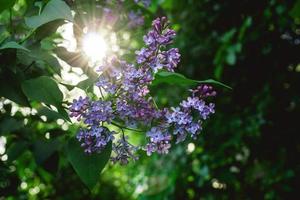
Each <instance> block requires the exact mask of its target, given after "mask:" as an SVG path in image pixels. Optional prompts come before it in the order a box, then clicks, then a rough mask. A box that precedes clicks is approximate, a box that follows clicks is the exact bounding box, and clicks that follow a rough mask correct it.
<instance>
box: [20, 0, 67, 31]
mask: <svg viewBox="0 0 300 200" xmlns="http://www.w3.org/2000/svg"><path fill="white" fill-rule="evenodd" d="M57 19H65V20H68V21H73V16H72V12H71V9H70V8H69V6H68V5H67V4H66V3H65V2H64V1H62V0H51V1H49V3H48V4H47V5H46V6H45V8H44V10H43V11H42V13H41V14H40V15H37V16H32V17H28V18H25V23H26V25H27V26H28V27H30V28H38V27H40V26H42V25H43V24H46V23H48V22H51V21H54V20H57Z"/></svg>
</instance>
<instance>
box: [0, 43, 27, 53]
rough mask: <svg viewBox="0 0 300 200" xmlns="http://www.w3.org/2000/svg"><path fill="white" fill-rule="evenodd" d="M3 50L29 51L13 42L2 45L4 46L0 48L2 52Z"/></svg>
mask: <svg viewBox="0 0 300 200" xmlns="http://www.w3.org/2000/svg"><path fill="white" fill-rule="evenodd" d="M2 49H22V50H24V51H29V49H27V48H25V47H23V46H22V45H19V44H18V43H16V42H13V41H11V42H7V43H5V44H4V45H2V46H1V47H0V50H2Z"/></svg>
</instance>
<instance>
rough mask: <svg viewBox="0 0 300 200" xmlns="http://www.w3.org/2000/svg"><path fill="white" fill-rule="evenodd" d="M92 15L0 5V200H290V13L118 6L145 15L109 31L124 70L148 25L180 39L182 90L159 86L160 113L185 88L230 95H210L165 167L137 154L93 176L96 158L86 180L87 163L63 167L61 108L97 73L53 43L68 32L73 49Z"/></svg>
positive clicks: (298, 65)
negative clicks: (200, 123)
mask: <svg viewBox="0 0 300 200" xmlns="http://www.w3.org/2000/svg"><path fill="white" fill-rule="evenodd" d="M48 2H50V3H49V4H50V5H49V4H47V3H48ZM102 3H103V2H102V1H94V0H81V1H78V0H75V1H72V0H66V1H65V2H63V1H59V0H52V1H33V0H17V1H1V2H0V96H1V102H0V113H1V114H0V147H1V148H0V154H1V155H0V158H1V161H0V199H8V200H13V199H120V200H123V199H124V200H125V199H126V200H128V199H140V200H147V199H151V200H155V199H157V200H164V199H178V200H183V199H191V200H193V199H195V200H196V199H203V200H211V199H230V200H231V199H270V200H271V199H272V200H273V199H275V200H276V199H297V198H296V197H297V195H298V191H297V189H298V187H299V185H300V179H299V173H300V162H299V159H297V158H298V155H299V153H300V144H299V139H298V138H299V137H298V134H299V133H298V132H299V127H298V119H299V114H300V112H299V110H300V107H299V103H300V93H299V91H300V79H299V73H300V59H299V46H300V37H299V34H300V31H299V24H300V18H299V17H300V9H299V8H300V6H299V5H300V1H279V0H270V1H250V0H241V1H233V0H232V1H212V0H186V1H182V0H153V1H152V3H151V6H150V7H149V8H144V7H142V6H141V5H134V4H133V3H132V2H131V3H129V4H126V9H127V10H128V11H129V10H131V9H133V10H138V9H140V10H142V13H143V14H144V15H145V26H144V27H141V28H140V29H138V30H135V31H132V32H131V30H128V29H127V30H126V27H125V28H124V25H123V24H116V25H115V30H116V31H118V30H119V32H117V34H118V36H121V35H122V34H123V33H124V31H125V32H126V31H127V33H130V43H126V41H123V43H122V44H121V45H120V46H121V47H123V48H124V49H125V50H124V52H125V53H124V57H126V58H127V59H133V57H132V55H130V54H129V53H130V52H131V53H132V52H133V51H134V49H136V48H138V47H140V46H141V45H142V43H141V41H142V35H143V34H144V33H145V32H146V29H147V27H149V26H150V23H151V20H152V19H154V18H155V17H156V16H163V15H166V16H168V18H169V19H170V21H171V22H172V24H173V27H174V29H176V31H177V32H178V35H177V38H176V44H175V45H174V46H177V47H179V49H180V52H181V54H182V61H181V64H180V68H179V69H178V72H180V73H182V74H184V75H185V76H186V77H188V78H189V79H186V78H185V77H184V76H182V75H176V74H175V75H174V74H172V75H171V76H168V74H160V76H162V77H163V78H161V79H159V80H158V82H160V83H163V84H160V85H159V86H155V85H154V86H153V88H152V91H151V92H152V93H155V94H156V96H157V99H156V102H157V103H158V105H159V106H161V105H174V104H176V103H177V102H178V101H179V100H180V99H181V98H182V96H185V95H187V94H186V92H184V90H183V88H184V89H186V88H187V85H193V84H195V82H194V80H206V79H208V78H214V79H216V80H218V81H222V82H224V83H226V84H228V85H229V86H230V87H232V88H233V90H228V89H226V88H223V87H219V86H218V85H215V87H216V89H217V91H218V97H217V98H216V105H217V107H216V110H217V113H216V115H215V116H214V117H213V118H212V119H210V120H209V122H208V123H206V124H205V127H204V130H203V133H202V135H201V136H200V137H199V139H198V140H196V141H194V140H190V141H187V142H185V144H181V145H177V147H174V148H172V150H171V152H170V153H169V154H168V155H166V156H159V155H153V156H151V157H148V156H146V155H144V154H141V157H140V159H139V161H137V162H135V163H130V164H129V165H127V166H119V165H111V164H109V165H106V167H105V168H104V170H103V172H102V173H101V175H100V171H101V170H102V168H103V166H104V164H103V163H102V162H101V161H99V159H97V158H95V159H96V161H95V166H96V169H93V168H95V166H93V165H92V166H91V167H88V166H89V165H91V163H89V162H90V161H91V160H88V161H82V162H80V163H84V165H83V166H79V168H80V169H79V168H77V169H76V167H75V170H74V169H73V168H72V166H71V164H70V162H71V163H72V164H74V162H75V163H76V162H78V159H81V158H82V157H80V155H79V154H80V153H76V151H77V150H76V145H75V147H74V144H73V145H72V144H70V143H69V145H67V144H68V141H70V140H69V138H72V137H74V135H75V134H76V131H77V128H78V127H77V125H76V124H71V123H69V122H68V120H69V119H68V116H67V114H66V112H65V110H64V109H65V107H66V106H67V104H66V101H67V100H68V97H69V96H70V93H71V91H72V90H73V89H74V88H81V89H84V90H87V91H88V92H92V87H91V85H92V83H93V80H94V79H95V73H94V71H93V70H91V68H90V67H88V61H87V60H86V59H85V58H84V57H83V56H82V54H80V52H69V51H67V50H66V49H65V48H64V47H60V46H57V43H59V42H57V41H61V40H62V36H61V35H60V34H59V33H58V32H57V29H58V28H59V27H60V26H61V25H63V24H65V23H66V22H67V21H73V22H74V23H76V24H77V25H78V26H79V28H78V27H77V28H75V29H74V35H75V36H76V39H77V40H78V41H77V42H78V44H80V41H79V40H80V36H81V35H82V34H83V33H82V30H83V28H84V27H83V26H84V22H85V21H91V20H94V18H93V17H97V16H98V14H99V16H100V14H101V13H98V11H97V6H98V5H99V4H100V5H101V4H102ZM57 6H58V7H57ZM71 10H73V11H74V13H75V16H74V15H72V14H71ZM82 13H88V14H82ZM95 23H96V22H95ZM61 61H64V62H65V63H67V64H69V65H70V66H72V68H67V71H68V72H69V73H75V72H76V70H75V69H74V68H76V69H78V68H80V69H81V70H82V71H83V72H84V73H85V74H86V75H87V77H89V78H88V79H86V78H87V77H86V78H85V79H80V80H81V82H77V83H75V84H70V83H68V82H66V81H65V80H63V78H62V77H63V73H65V71H66V69H65V67H63V66H62V62H61ZM166 77H167V78H166ZM174 82H175V83H176V84H174ZM169 83H171V84H169ZM157 84H158V83H157ZM42 88H47V90H46V91H45V90H43V89H42ZM8 99H9V100H8ZM53 105H54V106H56V109H53ZM140 139H141V138H140V137H139V136H138V135H137V136H136V137H134V138H132V142H133V143H134V142H139V141H140ZM71 143H72V142H71ZM72 146H73V148H74V149H75V150H74V151H73V150H71V151H70V150H68V149H70V148H71V149H72ZM76 154H78V156H75V155H76ZM82 159H83V160H84V158H82ZM106 159H108V158H104V157H103V160H106ZM97 161H98V162H97ZM85 166H86V167H87V168H86V171H85V168H84V167H85ZM97 166H98V168H97ZM89 170H91V171H89ZM75 171H77V172H78V171H80V172H79V173H78V174H79V176H78V175H77V173H76V172H75ZM93 171H96V173H95V174H94V176H92V175H93V174H91V172H93ZM82 174H88V175H83V176H89V179H88V180H86V181H84V182H86V183H87V185H89V183H92V184H93V183H95V182H96V181H97V185H96V187H94V188H93V190H92V191H91V192H90V191H89V190H88V188H87V187H86V186H85V185H84V184H83V183H82V181H81V179H80V176H82Z"/></svg>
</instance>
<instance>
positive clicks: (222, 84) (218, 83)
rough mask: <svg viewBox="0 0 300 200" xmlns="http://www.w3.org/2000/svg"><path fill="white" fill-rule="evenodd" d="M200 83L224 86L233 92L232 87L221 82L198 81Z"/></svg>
mask: <svg viewBox="0 0 300 200" xmlns="http://www.w3.org/2000/svg"><path fill="white" fill-rule="evenodd" d="M198 83H210V84H215V85H220V86H223V87H225V88H227V89H230V90H232V87H230V86H228V85H225V84H224V83H221V82H219V81H216V80H214V79H207V80H204V81H198Z"/></svg>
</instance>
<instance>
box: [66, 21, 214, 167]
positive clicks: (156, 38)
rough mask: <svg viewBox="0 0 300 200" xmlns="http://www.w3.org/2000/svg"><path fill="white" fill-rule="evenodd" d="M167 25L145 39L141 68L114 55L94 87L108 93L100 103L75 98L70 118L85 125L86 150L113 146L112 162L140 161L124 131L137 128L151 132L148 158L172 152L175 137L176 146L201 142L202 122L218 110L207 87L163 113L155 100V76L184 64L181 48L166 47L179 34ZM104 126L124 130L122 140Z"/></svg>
mask: <svg viewBox="0 0 300 200" xmlns="http://www.w3.org/2000/svg"><path fill="white" fill-rule="evenodd" d="M168 26H169V25H168V22H167V19H166V18H165V17H162V18H157V19H155V20H154V21H153V23H152V29H151V30H150V31H149V32H148V34H147V35H145V36H144V42H145V47H143V48H141V49H140V50H139V51H136V63H137V65H135V64H129V63H126V62H125V61H123V60H119V59H117V58H116V57H113V58H111V59H107V60H105V61H104V62H103V65H102V66H99V68H98V70H97V71H98V72H99V73H100V76H99V79H98V81H97V82H96V84H95V85H96V86H98V87H99V88H100V90H101V91H102V90H104V91H105V92H106V93H104V94H105V96H101V97H100V99H97V100H91V99H89V98H88V97H86V98H83V97H80V98H79V99H77V100H73V103H72V104H71V106H70V108H69V110H70V116H71V117H74V118H76V119H77V120H78V121H82V122H83V123H84V124H85V126H86V128H83V129H81V130H80V131H79V132H78V134H77V139H78V140H79V141H80V143H81V146H82V147H83V148H84V151H85V152H87V153H93V152H98V153H99V152H101V151H102V150H103V148H105V146H107V144H108V143H109V142H112V147H113V156H112V157H111V160H112V161H113V162H118V163H120V164H127V163H128V162H129V160H137V156H136V155H135V153H136V151H137V149H138V148H139V147H136V146H133V145H131V144H130V143H129V142H128V138H127V136H125V133H126V132H124V130H123V128H124V127H127V128H128V127H132V126H134V127H135V128H136V127H137V128H142V129H143V131H144V133H145V134H146V135H145V137H146V138H147V141H148V142H147V144H146V145H145V146H144V148H143V149H144V150H145V151H146V152H147V155H151V154H152V153H155V152H156V153H158V154H167V153H168V152H169V150H170V148H171V142H172V139H175V141H176V144H177V143H180V142H183V141H185V140H186V138H187V137H188V136H190V137H191V138H193V139H196V138H197V136H198V134H199V133H200V131H201V130H202V124H203V122H204V121H205V120H206V119H208V118H209V117H210V116H211V115H212V114H213V113H214V112H215V110H214V104H213V103H207V102H206V100H207V99H208V98H209V97H213V96H215V95H216V92H215V91H214V90H213V88H212V87H211V86H208V85H200V86H198V87H197V88H196V89H194V90H190V91H191V96H189V97H187V98H186V99H185V100H183V101H182V102H181V103H180V104H179V105H178V106H177V107H171V108H163V109H159V108H158V107H157V106H156V104H155V101H154V99H153V97H151V96H150V89H149V88H150V85H151V83H152V81H153V80H154V77H155V76H154V75H155V73H157V72H158V70H163V69H164V70H167V71H171V72H173V71H174V69H176V67H177V65H178V64H179V62H180V54H179V50H178V49H177V48H171V49H168V48H167V46H168V45H169V44H171V43H172V42H173V39H174V37H175V35H176V34H175V31H173V30H172V29H169V28H168ZM115 121H117V123H114V122H115ZM105 124H112V125H114V126H117V127H119V128H120V130H122V136H121V137H119V139H118V140H113V139H114V136H113V135H114V132H111V131H109V129H108V128H107V127H105ZM118 124H120V125H121V126H118Z"/></svg>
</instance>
